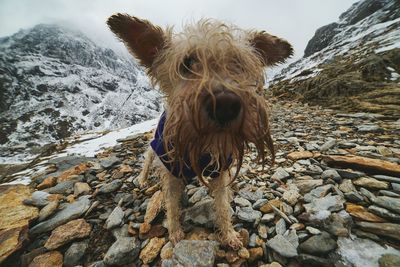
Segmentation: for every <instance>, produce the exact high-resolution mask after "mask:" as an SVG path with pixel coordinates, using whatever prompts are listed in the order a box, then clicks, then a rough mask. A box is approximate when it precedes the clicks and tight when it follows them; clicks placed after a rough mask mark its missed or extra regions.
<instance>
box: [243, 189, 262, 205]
mask: <svg viewBox="0 0 400 267" xmlns="http://www.w3.org/2000/svg"><path fill="white" fill-rule="evenodd" d="M238 193H239V196H241V197H243V198H245V199H247V200H249V201H251V202H256V201H257V200H259V199H260V198H262V196H263V192H262V191H261V190H256V191H250V190H248V189H242V190H240V191H239V192H238Z"/></svg>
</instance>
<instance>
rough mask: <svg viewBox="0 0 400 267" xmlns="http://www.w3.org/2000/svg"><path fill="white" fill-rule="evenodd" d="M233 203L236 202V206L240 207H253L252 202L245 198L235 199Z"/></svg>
mask: <svg viewBox="0 0 400 267" xmlns="http://www.w3.org/2000/svg"><path fill="white" fill-rule="evenodd" d="M233 201H234V202H235V204H236V205H239V206H240V207H251V202H250V201H248V200H247V199H245V198H242V197H235V198H234V199H233Z"/></svg>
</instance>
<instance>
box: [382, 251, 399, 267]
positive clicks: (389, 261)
mask: <svg viewBox="0 0 400 267" xmlns="http://www.w3.org/2000/svg"><path fill="white" fill-rule="evenodd" d="M378 262H379V267H396V266H400V255H396V254H384V255H382V256H381V257H380V258H379V260H378Z"/></svg>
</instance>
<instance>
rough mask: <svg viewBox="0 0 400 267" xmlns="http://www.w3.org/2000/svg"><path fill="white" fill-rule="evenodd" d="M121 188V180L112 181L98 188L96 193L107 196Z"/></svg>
mask: <svg viewBox="0 0 400 267" xmlns="http://www.w3.org/2000/svg"><path fill="white" fill-rule="evenodd" d="M121 186H122V181H121V180H118V179H117V180H113V181H112V182H111V183H108V184H105V185H103V186H102V187H100V189H99V191H98V193H99V194H107V193H112V192H114V191H116V190H118V189H119V188H120V187H121Z"/></svg>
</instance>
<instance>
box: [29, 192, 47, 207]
mask: <svg viewBox="0 0 400 267" xmlns="http://www.w3.org/2000/svg"><path fill="white" fill-rule="evenodd" d="M49 196H50V194H49V193H47V192H44V191H35V192H33V193H32V196H31V198H30V199H25V200H24V204H26V205H31V206H36V207H44V206H46V205H47V204H49Z"/></svg>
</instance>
